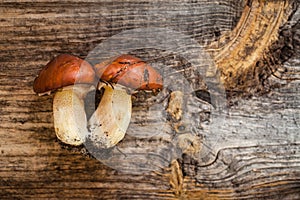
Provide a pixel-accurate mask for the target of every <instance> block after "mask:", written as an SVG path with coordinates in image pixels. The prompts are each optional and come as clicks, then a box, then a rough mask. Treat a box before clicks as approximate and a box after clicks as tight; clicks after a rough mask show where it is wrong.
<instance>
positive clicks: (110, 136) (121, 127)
mask: <svg viewBox="0 0 300 200" xmlns="http://www.w3.org/2000/svg"><path fill="white" fill-rule="evenodd" d="M102 87H104V89H105V91H104V94H103V96H102V99H101V101H100V103H99V105H98V108H97V109H96V111H95V112H94V113H93V115H92V116H91V118H90V120H89V122H88V129H89V135H88V138H89V140H90V141H91V142H92V143H93V144H94V145H95V146H96V147H98V148H110V147H113V146H115V145H116V144H117V143H118V142H120V141H121V140H122V139H123V138H124V136H125V133H126V130H127V128H128V125H129V122H130V118H131V107H132V103H131V95H129V94H127V92H126V91H125V90H124V89H120V88H118V87H115V88H114V89H113V88H111V86H108V85H102Z"/></svg>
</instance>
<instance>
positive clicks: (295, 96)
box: [0, 0, 300, 199]
mask: <svg viewBox="0 0 300 200" xmlns="http://www.w3.org/2000/svg"><path fill="white" fill-rule="evenodd" d="M0 13H1V14H0V27H1V29H0V33H1V34H0V35H1V36H0V114H1V115H0V121H1V124H0V137H1V138H2V139H1V142H0V153H1V158H0V196H1V199H34V198H36V199H42V198H47V199H51V198H52V199H68V198H69V199H71V198H72V199H84V198H86V199H300V195H299V194H300V146H299V145H300V134H299V128H300V91H299V88H300V87H299V84H300V69H299V66H300V59H299V53H300V32H299V30H300V25H299V21H300V9H299V3H298V2H297V1H292V0H290V1H288V0H287V1H275V0H274V1H263V0H261V1H258V0H252V1H242V0H240V1H235V0H228V1H206V0H199V1H189V0H184V1H158V0H155V1H138V0H131V1H130V0H126V1H106V0H103V1H96V0H84V1H83V0H78V1H50V0H38V1H36V2H35V3H30V2H29V1H25V0H19V1H10V0H9V1H3V2H2V3H0ZM150 27H160V28H166V27H167V28H169V29H172V30H175V31H178V32H180V33H183V34H186V36H187V37H188V38H193V39H195V40H196V41H197V42H199V45H200V46H202V47H203V48H204V49H205V50H207V51H208V52H209V53H210V55H211V58H212V59H213V60H214V61H215V63H216V67H217V68H218V69H219V71H220V72H221V73H220V74H221V80H223V82H222V83H224V88H225V89H226V90H227V91H226V94H227V98H226V96H225V93H224V91H223V90H222V88H221V89H220V88H219V87H218V86H216V85H217V84H215V81H216V80H217V81H216V82H218V80H219V79H218V72H217V71H213V73H210V74H208V75H209V76H210V77H212V79H211V78H209V79H205V78H204V75H203V74H199V73H198V74H197V71H193V68H192V66H191V61H190V60H186V58H185V57H182V55H183V54H184V53H186V52H187V53H188V54H192V53H193V52H195V49H193V48H194V46H193V45H190V44H185V43H184V42H183V43H182V42H181V41H180V40H179V38H173V39H174V43H173V46H172V45H171V47H176V45H177V48H176V50H173V53H172V48H171V49H167V50H168V51H167V50H162V49H155V48H149V49H137V50H132V51H131V52H130V53H133V54H135V55H137V56H141V57H142V58H144V59H146V60H152V61H153V60H156V61H157V62H158V63H160V64H161V65H158V66H159V67H161V66H164V68H163V69H164V70H165V69H166V70H165V71H167V72H175V73H173V74H171V75H170V77H171V78H170V80H169V82H166V83H167V84H169V85H171V84H172V81H173V80H175V79H176V77H177V76H176V75H178V76H179V77H184V78H183V79H184V80H183V79H179V80H178V82H179V84H181V85H182V84H188V85H191V87H188V89H187V90H184V91H183V92H185V93H184V94H185V95H184V99H183V101H184V102H188V103H187V104H186V105H184V106H186V108H185V109H186V110H189V111H188V113H187V114H186V115H184V118H183V120H181V121H180V120H178V119H172V118H170V117H169V118H170V119H169V118H168V117H166V115H167V111H166V110H167V108H168V103H170V102H169V96H170V92H171V91H168V90H165V91H163V92H162V93H161V94H159V95H158V96H154V97H153V96H147V95H148V94H143V93H140V94H137V95H136V96H135V97H134V106H133V111H134V112H133V119H132V122H131V127H130V129H129V131H128V135H127V136H126V137H125V139H124V140H123V141H122V142H121V143H120V144H119V145H118V148H116V149H114V150H113V151H105V152H104V153H103V152H96V153H95V154H94V155H93V156H95V157H97V158H98V159H101V160H102V162H104V163H106V165H104V164H102V163H101V162H100V161H99V160H97V159H95V158H94V157H92V156H91V155H90V154H91V152H87V149H86V148H85V147H84V146H83V147H79V148H73V147H69V146H65V145H62V144H61V143H59V142H58V141H57V139H56V137H55V133H54V128H53V118H52V96H42V97H39V96H37V95H36V94H34V92H33V90H32V83H33V80H34V78H35V76H36V75H37V74H38V72H39V70H40V69H41V68H42V67H43V66H44V65H45V64H46V63H47V62H48V61H49V60H50V59H52V58H53V57H54V56H56V55H58V54H60V53H72V54H74V55H77V56H80V57H82V58H85V57H87V56H88V55H89V54H90V53H91V52H92V51H93V50H94V48H95V47H97V45H98V44H101V43H103V42H104V41H105V39H109V38H110V37H111V36H113V35H116V34H121V35H119V36H118V37H120V40H119V41H120V42H119V43H118V42H112V43H111V45H113V46H112V47H114V48H118V47H119V48H121V47H122V45H123V44H124V43H126V42H130V41H132V40H133V39H139V38H138V36H136V35H133V36H132V38H129V39H128V38H122V32H124V31H126V30H127V31H128V30H132V29H137V28H142V29H145V28H150ZM153 30H161V29H153ZM161 33H164V32H161ZM157 34H159V33H157ZM153 39H156V40H157V41H158V40H159V38H151V37H149V38H147V37H145V41H147V40H148V42H151V41H153ZM167 39H168V37H166V38H163V37H162V38H160V40H161V42H162V43H163V42H164V40H167ZM157 45H158V46H159V44H157ZM111 51H112V52H113V51H118V50H116V49H113V48H112V49H111ZM170 52H171V53H170ZM174 52H180V53H181V54H180V55H177V54H176V53H174ZM105 53H106V54H105ZM206 55H208V54H206ZM103 56H104V57H105V56H109V52H104V55H103ZM92 58H93V54H91V59H92ZM202 61H203V62H205V60H202ZM203 62H202V64H203ZM206 64H207V63H206ZM206 64H205V63H204V64H203V66H206ZM241 68H242V69H243V70H241ZM168 70H169V71H168ZM172 77H173V79H172ZM247 79H251V80H253V81H249V80H247ZM210 81H211V82H210ZM209 86H211V87H209ZM171 89H172V88H171ZM173 89H174V90H175V89H176V88H173ZM215 89H216V91H215ZM218 89H220V90H218ZM241 94H242V95H241ZM90 96H91V97H92V98H94V94H91V95H90ZM217 97H218V98H217ZM157 99H159V100H157ZM220 100H221V101H224V102H223V103H225V105H226V106H225V107H224V109H220V108H219V109H218V106H220V105H219V104H218V103H219V102H218V101H220ZM179 101H180V100H179ZM157 102H159V103H160V104H159V106H155V105H156V104H157ZM92 103H94V102H93V99H92V100H91V104H92ZM184 106H183V107H184ZM191 111H192V112H191ZM187 119H189V120H187ZM161 125H163V126H161ZM191 127H192V128H194V129H191ZM151 132H155V133H159V134H155V135H152V136H151V137H142V136H141V135H142V134H141V133H146V134H147V133H151ZM88 150H91V149H89V148H88ZM107 165H108V166H107Z"/></svg>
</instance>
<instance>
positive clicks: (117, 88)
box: [88, 55, 163, 148]
mask: <svg viewBox="0 0 300 200" xmlns="http://www.w3.org/2000/svg"><path fill="white" fill-rule="evenodd" d="M94 68H95V72H96V75H97V76H98V77H99V78H100V80H102V81H104V82H106V83H109V84H103V83H101V84H100V85H99V89H100V88H104V89H105V91H104V94H103V96H102V99H101V101H100V103H99V106H98V108H97V109H96V111H95V112H94V113H93V115H92V116H91V118H90V120H89V122H88V129H89V134H88V138H89V140H90V141H91V142H92V143H93V144H94V145H95V146H96V147H97V148H110V147H113V146H115V145H116V144H117V143H118V142H120V141H121V140H122V139H123V138H124V136H125V133H126V130H127V128H128V125H129V122H130V118H131V108H132V102H131V94H130V93H128V90H131V91H134V90H159V89H162V86H163V81H162V77H161V75H160V74H159V73H158V72H157V71H156V70H155V69H154V68H152V67H151V66H150V65H148V64H146V63H145V62H144V61H142V60H141V59H139V58H136V57H134V56H131V55H121V56H119V57H117V58H115V59H114V60H106V61H104V62H101V63H99V64H96V65H95V67H94Z"/></svg>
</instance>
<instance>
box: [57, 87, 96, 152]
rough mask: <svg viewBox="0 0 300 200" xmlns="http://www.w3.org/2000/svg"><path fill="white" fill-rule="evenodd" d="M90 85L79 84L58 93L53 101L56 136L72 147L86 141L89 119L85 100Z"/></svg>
mask: <svg viewBox="0 0 300 200" xmlns="http://www.w3.org/2000/svg"><path fill="white" fill-rule="evenodd" d="M91 88H92V87H91V86H90V85H84V84H77V85H73V86H68V87H65V88H63V89H62V90H60V91H57V92H56V93H55V95H54V99H53V117H54V128H55V133H56V136H57V138H58V139H59V140H61V141H62V142H64V143H66V144H70V145H75V146H78V145H81V144H83V142H84V141H85V138H86V135H87V134H88V130H87V119H86V113H85V109H84V98H85V96H86V94H87V93H88V92H89V91H90V90H91Z"/></svg>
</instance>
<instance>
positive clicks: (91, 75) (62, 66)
mask: <svg viewBox="0 0 300 200" xmlns="http://www.w3.org/2000/svg"><path fill="white" fill-rule="evenodd" d="M77 83H85V84H94V83H95V72H94V69H93V67H92V66H91V65H90V64H89V63H88V62H86V61H84V60H82V59H80V58H78V57H75V56H72V55H68V54H61V55H59V56H57V57H56V58H54V59H53V60H51V61H50V62H49V63H48V64H47V65H46V66H45V67H44V68H43V69H42V70H41V71H40V74H39V75H38V77H37V78H36V79H35V80H34V83H33V90H34V92H36V93H45V92H49V91H52V90H56V89H59V88H62V87H65V86H68V85H73V84H77Z"/></svg>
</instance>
